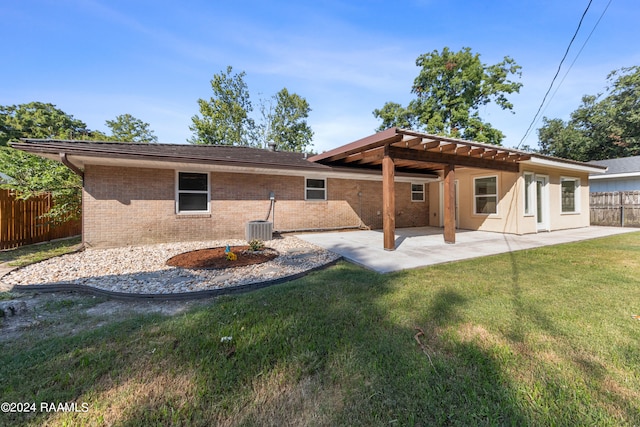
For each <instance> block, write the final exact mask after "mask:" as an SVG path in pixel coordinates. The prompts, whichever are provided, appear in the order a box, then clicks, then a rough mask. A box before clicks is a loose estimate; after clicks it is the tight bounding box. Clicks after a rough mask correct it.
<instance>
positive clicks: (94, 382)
mask: <svg viewBox="0 0 640 427" xmlns="http://www.w3.org/2000/svg"><path fill="white" fill-rule="evenodd" d="M633 314H640V233H632V234H625V235H620V236H615V237H610V238H604V239H598V240H592V241H588V242H582V243H576V244H568V245H562V246H555V247H548V248H540V249H534V250H528V251H522V252H516V253H512V254H504V255H499V256H493V257H488V258H482V259H476V260H471V261H464V262H458V263H452V264H447V265H441V266H435V267H429V268H423V269H419V270H413V271H409V272H400V273H394V274H389V275H378V274H376V273H372V272H369V271H366V270H363V269H362V268H359V267H356V266H354V265H351V264H348V263H345V262H341V263H338V264H337V265H336V266H333V267H331V268H329V269H326V270H324V271H320V272H316V273H314V274H311V275H309V276H307V277H306V278H303V279H301V280H297V281H294V282H291V283H287V284H283V285H278V286H274V287H271V288H267V289H263V290H260V291H257V292H253V293H249V294H244V295H240V296H233V297H221V298H218V299H215V300H212V301H211V303H210V304H209V305H206V306H204V307H198V308H195V309H193V310H191V311H190V312H188V313H186V314H181V315H177V316H174V317H164V316H160V315H147V316H135V317H124V318H114V319H112V320H111V321H110V322H108V323H106V324H104V325H103V326H100V327H97V328H93V329H91V330H86V331H82V332H78V333H75V334H67V335H65V336H57V337H56V336H51V334H48V333H47V331H46V330H34V331H33V332H31V333H30V336H28V337H26V338H22V339H19V340H15V341H11V342H5V343H3V344H0V395H1V396H2V400H3V401H7V402H12V401H13V402H31V401H33V402H36V403H37V405H38V407H39V404H40V403H39V402H77V403H78V405H79V408H80V404H81V403H87V404H88V411H87V412H86V413H82V412H80V413H40V412H38V413H36V414H0V423H5V424H7V425H42V424H49V425H74V426H75V425H119V426H139V425H185V426H187V425H189V426H191V425H196V426H197V425H202V426H208V425H223V426H224V425H247V426H252V425H260V426H262V425H273V426H283V425H304V426H306V425H326V426H334V425H345V426H352V425H366V426H389V425H391V426H395V425H398V426H413V425H416V426H417V425H421V426H427V425H460V426H469V425H514V426H525V425H532V426H540V425H543V426H544V425H584V426H592V425H597V426H607V425H610V426H619V425H629V426H633V425H640V321H639V320H636V319H634V318H632V315H633ZM79 326H81V325H79ZM416 328H419V329H420V330H422V331H423V332H424V335H419V336H417V337H416V334H417V333H418V330H417V329H416ZM78 329H79V330H82V328H78ZM223 337H232V338H231V340H230V341H228V342H221V339H222V338H223Z"/></svg>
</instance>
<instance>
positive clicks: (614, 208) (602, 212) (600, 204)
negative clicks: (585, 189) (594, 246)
mask: <svg viewBox="0 0 640 427" xmlns="http://www.w3.org/2000/svg"><path fill="white" fill-rule="evenodd" d="M589 199H590V200H589V207H590V210H591V225H610V226H617V227H640V191H611V192H605V193H591V194H590V195H589Z"/></svg>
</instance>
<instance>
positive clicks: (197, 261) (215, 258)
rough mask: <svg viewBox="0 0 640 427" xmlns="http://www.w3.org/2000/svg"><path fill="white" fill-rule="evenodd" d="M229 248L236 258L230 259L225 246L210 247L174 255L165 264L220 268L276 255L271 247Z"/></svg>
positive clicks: (242, 264) (259, 260)
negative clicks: (253, 248)
mask: <svg viewBox="0 0 640 427" xmlns="http://www.w3.org/2000/svg"><path fill="white" fill-rule="evenodd" d="M230 250H231V252H232V253H233V254H235V255H236V257H237V259H235V260H230V259H229V258H228V257H227V253H226V252H225V248H210V249H199V250H197V251H191V252H185V253H183V254H180V255H176V256H174V257H173V258H170V259H169V260H168V261H167V265H170V266H172V267H181V268H189V269H200V268H202V269H210V270H220V269H225V268H235V267H244V266H247V265H254V264H261V263H263V262H267V261H271V260H272V259H274V258H275V257H277V256H278V252H277V251H276V250H274V249H271V248H265V249H263V250H261V251H252V250H250V249H249V246H231V247H230Z"/></svg>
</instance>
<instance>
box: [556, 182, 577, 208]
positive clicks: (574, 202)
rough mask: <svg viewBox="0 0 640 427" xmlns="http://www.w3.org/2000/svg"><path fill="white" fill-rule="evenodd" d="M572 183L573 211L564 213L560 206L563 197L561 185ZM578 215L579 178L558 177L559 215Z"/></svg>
mask: <svg viewBox="0 0 640 427" xmlns="http://www.w3.org/2000/svg"><path fill="white" fill-rule="evenodd" d="M569 181H572V182H573V183H574V186H573V191H574V192H573V210H572V211H565V210H564V208H563V206H562V196H563V194H562V193H563V191H562V189H563V187H562V184H563V183H565V182H569ZM579 213H580V178H576V177H572V176H561V177H560V214H561V215H574V214H579Z"/></svg>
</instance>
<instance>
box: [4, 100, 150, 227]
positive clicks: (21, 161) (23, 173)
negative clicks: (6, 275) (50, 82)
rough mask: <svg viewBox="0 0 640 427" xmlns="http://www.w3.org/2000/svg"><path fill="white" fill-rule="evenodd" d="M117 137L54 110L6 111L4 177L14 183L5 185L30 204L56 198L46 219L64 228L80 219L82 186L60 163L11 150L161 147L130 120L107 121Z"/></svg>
mask: <svg viewBox="0 0 640 427" xmlns="http://www.w3.org/2000/svg"><path fill="white" fill-rule="evenodd" d="M106 124H107V126H108V127H109V128H110V129H111V131H112V133H113V134H112V135H106V134H104V133H102V132H98V131H91V130H89V129H88V128H87V125H86V124H85V123H84V122H82V121H81V120H78V119H75V118H74V117H73V116H72V115H70V114H67V113H65V112H64V111H62V110H60V109H59V108H57V107H56V106H55V105H53V104H49V103H43V102H30V103H28V104H20V105H7V106H0V172H2V173H4V174H6V175H8V176H10V177H11V178H12V179H11V180H10V181H9V182H8V183H6V184H3V185H2V187H7V188H11V189H13V190H15V191H16V192H17V194H18V195H19V197H21V198H25V199H27V198H29V197H31V196H34V195H37V194H41V193H51V195H52V198H53V208H52V209H51V210H50V211H49V212H48V213H47V214H46V215H45V216H46V217H47V219H48V220H50V221H52V222H64V221H66V220H68V219H72V218H78V217H79V216H80V210H81V203H82V197H81V193H82V180H81V179H80V177H79V176H77V175H76V174H74V173H73V172H72V171H71V170H70V169H69V168H67V167H66V166H64V165H63V164H61V163H59V162H55V161H52V160H47V159H43V158H41V157H38V156H34V155H31V154H27V153H24V152H22V151H19V150H15V149H13V148H10V147H6V145H7V144H8V143H9V142H17V141H19V140H20V138H51V139H80V140H83V139H84V140H86V139H93V140H107V141H123V142H155V141H156V140H157V138H156V136H155V135H153V131H151V130H149V124H148V123H144V122H143V121H141V120H139V119H136V118H135V117H133V116H131V115H130V114H123V115H120V116H117V117H116V119H115V120H107V121H106Z"/></svg>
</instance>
